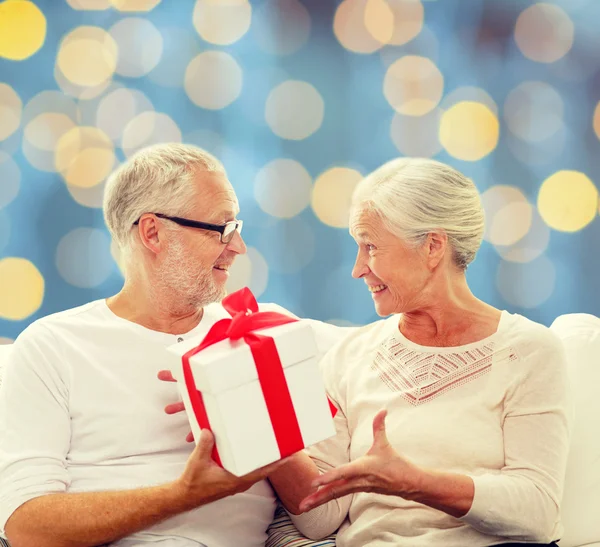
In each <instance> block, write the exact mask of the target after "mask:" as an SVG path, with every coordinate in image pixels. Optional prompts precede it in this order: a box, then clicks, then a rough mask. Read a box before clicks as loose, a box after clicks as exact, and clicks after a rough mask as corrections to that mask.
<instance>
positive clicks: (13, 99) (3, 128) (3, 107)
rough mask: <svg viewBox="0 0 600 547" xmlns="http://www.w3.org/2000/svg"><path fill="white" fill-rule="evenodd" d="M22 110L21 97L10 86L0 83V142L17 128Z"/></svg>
mask: <svg viewBox="0 0 600 547" xmlns="http://www.w3.org/2000/svg"><path fill="white" fill-rule="evenodd" d="M22 110H23V102H22V101H21V97H19V95H18V94H17V92H16V91H15V90H14V89H13V88H12V87H11V86H9V85H8V84H5V83H2V82H0V141H3V140H4V139H7V138H8V137H10V136H11V135H12V134H13V133H14V132H15V131H16V130H17V129H18V128H19V125H20V124H21V113H22Z"/></svg>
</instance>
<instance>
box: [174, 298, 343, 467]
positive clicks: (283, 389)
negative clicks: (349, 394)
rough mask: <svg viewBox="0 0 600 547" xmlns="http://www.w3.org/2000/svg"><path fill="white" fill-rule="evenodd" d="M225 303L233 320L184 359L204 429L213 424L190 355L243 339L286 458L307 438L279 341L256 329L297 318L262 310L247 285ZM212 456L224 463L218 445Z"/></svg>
mask: <svg viewBox="0 0 600 547" xmlns="http://www.w3.org/2000/svg"><path fill="white" fill-rule="evenodd" d="M222 304H223V307H224V308H225V309H226V310H227V312H228V313H229V314H230V315H231V319H229V318H227V319H221V320H220V321H218V322H217V323H215V324H214V325H213V326H212V328H211V329H210V330H209V331H208V334H207V335H206V336H205V337H204V340H203V341H202V342H201V343H200V345H199V346H197V347H195V348H194V349H192V350H190V351H188V352H187V353H186V354H185V355H184V356H183V358H182V362H183V377H184V380H185V384H186V387H187V391H188V393H189V396H190V401H191V403H192V409H193V411H194V415H195V416H196V420H197V421H198V424H199V425H200V428H201V429H208V430H210V423H209V420H208V415H207V414H206V409H205V407H204V402H203V400H202V393H201V392H200V391H198V389H197V388H196V383H195V381H194V375H193V374H192V370H191V368H190V358H191V357H192V356H194V355H196V354H197V353H199V352H201V351H202V350H203V349H206V348H207V347H209V346H212V345H213V344H216V343H217V342H221V341H222V340H226V339H230V340H239V339H243V340H244V342H246V344H248V345H249V346H250V350H251V352H252V357H253V358H254V363H255V365H256V370H257V373H258V380H259V383H260V387H261V389H262V392H263V396H264V398H265V403H266V405H267V409H268V412H269V417H270V419H271V424H272V426H273V432H274V433H275V439H276V440H277V445H278V447H279V452H280V454H281V457H282V458H284V457H286V456H289V455H291V454H294V453H295V452H298V451H299V450H302V449H303V448H304V441H303V440H302V433H301V432H300V426H299V425H298V419H297V417H296V412H295V410H294V405H293V403H292V398H291V396H290V392H289V389H288V386H287V382H286V379H285V374H284V371H283V366H282V365H281V361H280V359H279V354H278V353H277V348H276V346H275V341H274V340H273V339H272V338H270V337H269V336H264V335H259V334H256V333H255V332H254V331H256V330H259V329H266V328H270V327H276V326H279V325H285V324H287V323H292V322H295V321H296V319H293V318H292V317H288V316H286V315H282V314H280V313H276V312H259V311H258V304H257V302H256V299H255V298H254V295H253V294H252V292H251V291H250V289H248V288H246V287H244V288H243V289H240V290H239V291H236V292H234V293H232V294H230V295H229V296H227V297H226V298H225V299H224V300H223V302H222ZM329 404H330V407H331V409H332V414H333V415H335V412H334V410H335V407H333V405H331V402H330V403H329ZM212 457H213V459H214V460H215V462H217V463H218V464H219V465H222V464H221V459H220V457H219V453H218V451H217V447H216V445H215V447H214V449H213V453H212Z"/></svg>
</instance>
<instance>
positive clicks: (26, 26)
mask: <svg viewBox="0 0 600 547" xmlns="http://www.w3.org/2000/svg"><path fill="white" fill-rule="evenodd" d="M45 39H46V17H44V14H43V13H42V12H41V11H40V8H38V7H37V6H36V5H35V4H34V3H33V2H29V1H28V0H4V2H0V57H4V58H6V59H11V60H12V61H22V60H23V59H27V58H28V57H31V56H32V55H33V54H34V53H35V52H36V51H38V50H39V49H40V48H41V47H42V46H43V45H44V40H45Z"/></svg>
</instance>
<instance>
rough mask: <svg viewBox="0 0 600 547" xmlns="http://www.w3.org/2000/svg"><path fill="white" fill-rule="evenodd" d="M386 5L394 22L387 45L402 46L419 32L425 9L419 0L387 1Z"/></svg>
mask: <svg viewBox="0 0 600 547" xmlns="http://www.w3.org/2000/svg"><path fill="white" fill-rule="evenodd" d="M387 4H388V6H389V7H390V9H391V11H392V14H393V21H394V27H393V32H392V35H391V37H390V38H389V40H388V41H387V43H388V44H391V45H395V46H402V45H404V44H406V43H407V42H410V41H411V40H412V39H413V38H415V37H416V36H417V35H418V34H419V33H420V32H421V30H422V28H423V20H424V16H425V9H424V7H423V4H422V3H421V1H420V0H387Z"/></svg>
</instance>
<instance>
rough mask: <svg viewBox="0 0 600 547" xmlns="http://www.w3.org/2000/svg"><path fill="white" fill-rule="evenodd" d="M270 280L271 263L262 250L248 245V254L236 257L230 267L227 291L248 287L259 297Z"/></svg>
mask: <svg viewBox="0 0 600 547" xmlns="http://www.w3.org/2000/svg"><path fill="white" fill-rule="evenodd" d="M268 282H269V265H268V264H267V261H266V260H265V258H264V257H263V255H262V254H260V252H258V250H257V249H255V248H254V247H248V250H247V252H246V254H244V255H239V256H238V257H236V259H235V262H234V263H233V265H232V266H231V268H230V269H229V279H228V281H227V285H226V288H227V292H229V293H232V292H234V291H237V290H239V289H242V288H243V287H248V288H249V289H250V290H251V291H252V294H254V296H256V297H257V298H258V297H260V296H261V295H262V293H264V292H265V290H266V288H267V284H268Z"/></svg>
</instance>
